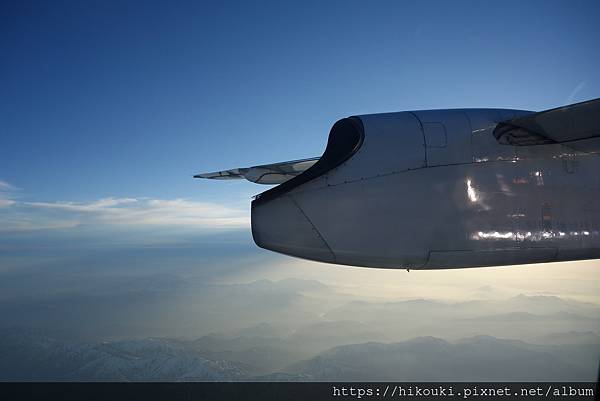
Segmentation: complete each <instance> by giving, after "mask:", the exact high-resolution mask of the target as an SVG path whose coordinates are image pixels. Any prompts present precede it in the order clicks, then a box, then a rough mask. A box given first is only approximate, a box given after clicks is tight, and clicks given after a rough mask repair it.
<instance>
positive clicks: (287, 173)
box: [194, 157, 319, 185]
mask: <svg viewBox="0 0 600 401" xmlns="http://www.w3.org/2000/svg"><path fill="white" fill-rule="evenodd" d="M317 160H319V158H318V157H313V158H309V159H299V160H290V161H286V162H280V163H272V164H263V165H259V166H252V167H244V168H234V169H231V170H223V171H216V172H214V173H201V174H196V175H195V176H194V178H206V179H210V180H236V179H246V180H248V181H251V182H255V183H257V184H267V185H273V184H281V183H283V182H286V181H287V180H290V179H292V178H294V177H295V176H297V175H299V174H302V173H303V172H304V171H306V170H308V169H309V168H310V167H312V165H313V164H315V163H316V162H317Z"/></svg>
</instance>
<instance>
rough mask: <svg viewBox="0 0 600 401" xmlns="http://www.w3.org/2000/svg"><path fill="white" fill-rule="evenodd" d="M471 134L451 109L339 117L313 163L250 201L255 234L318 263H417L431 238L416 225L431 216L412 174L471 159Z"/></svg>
mask: <svg viewBox="0 0 600 401" xmlns="http://www.w3.org/2000/svg"><path fill="white" fill-rule="evenodd" d="M470 135H471V130H470V127H469V125H468V121H467V118H466V115H465V114H464V113H453V112H451V111H425V112H399V113H385V114H371V115H362V116H356V117H350V118H346V119H342V120H340V121H338V122H337V123H335V124H334V126H333V127H332V129H331V132H330V134H329V140H328V143H327V148H326V150H325V152H324V154H323V156H322V157H321V158H320V160H319V161H318V162H317V163H316V164H315V165H314V166H312V167H311V168H310V169H308V170H307V171H305V172H304V173H303V174H301V175H299V176H297V177H295V178H293V179H291V180H289V181H287V182H285V183H283V184H281V185H279V186H277V187H275V188H272V189H271V190H269V191H266V192H264V193H262V194H260V195H259V196H258V197H257V198H256V199H255V200H254V201H253V202H252V233H253V237H254V240H255V242H256V243H257V245H259V246H260V247H262V248H266V249H270V250H273V251H277V252H281V253H284V254H287V255H292V256H297V257H301V258H306V259H311V260H318V261H323V262H331V263H340V264H349V265H360V266H376V267H415V266H422V265H423V264H424V263H425V262H426V260H427V257H428V251H429V244H430V242H431V241H430V240H428V239H427V237H428V236H429V235H430V233H429V232H428V230H423V229H421V228H418V227H421V226H423V225H424V224H425V223H426V221H427V222H428V221H429V220H430V216H428V215H427V214H429V213H430V212H429V208H427V209H423V208H422V206H424V201H423V200H422V199H420V197H422V195H423V191H422V187H423V185H429V184H430V183H424V182H422V180H421V179H419V178H418V177H419V176H418V175H416V174H410V173H411V172H417V171H423V170H424V169H425V168H426V167H428V166H440V165H449V164H456V163H467V162H470V161H471V154H470V146H467V147H466V148H465V145H467V144H468V145H470ZM407 177H410V178H408V179H407ZM415 180H416V182H415ZM425 203H426V201H425Z"/></svg>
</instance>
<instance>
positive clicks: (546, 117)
mask: <svg viewBox="0 0 600 401" xmlns="http://www.w3.org/2000/svg"><path fill="white" fill-rule="evenodd" d="M494 136H495V137H496V139H497V140H498V142H500V143H502V144H505V145H515V146H530V145H543V144H549V143H560V144H564V145H566V146H569V147H571V148H573V149H575V150H578V151H582V152H598V151H600V98H599V99H594V100H588V101H586V102H581V103H575V104H571V105H568V106H563V107H558V108H556V109H550V110H545V111H540V112H539V113H531V114H527V115H525V116H522V117H517V118H513V119H511V120H507V121H503V122H501V123H500V124H498V126H497V127H496V129H495V130H494Z"/></svg>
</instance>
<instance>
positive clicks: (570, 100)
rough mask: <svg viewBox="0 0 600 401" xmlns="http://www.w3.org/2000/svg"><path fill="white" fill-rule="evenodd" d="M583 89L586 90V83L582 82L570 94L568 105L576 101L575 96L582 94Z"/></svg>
mask: <svg viewBox="0 0 600 401" xmlns="http://www.w3.org/2000/svg"><path fill="white" fill-rule="evenodd" d="M583 88H585V81H581V82H579V83H578V84H577V86H576V87H575V88H574V89H573V90H572V91H571V93H570V94H569V97H567V101H566V103H567V104H570V103H573V102H574V101H575V96H577V94H578V93H579V92H581V90H582V89H583Z"/></svg>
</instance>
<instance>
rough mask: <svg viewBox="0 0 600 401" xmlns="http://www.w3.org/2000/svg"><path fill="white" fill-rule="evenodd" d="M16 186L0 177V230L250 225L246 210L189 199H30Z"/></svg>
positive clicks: (208, 227)
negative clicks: (18, 195)
mask: <svg viewBox="0 0 600 401" xmlns="http://www.w3.org/2000/svg"><path fill="white" fill-rule="evenodd" d="M16 192H17V188H16V187H14V186H13V185H11V184H9V183H8V182H5V181H0V222H1V223H2V224H0V231H4V232H6V231H24V230H39V229H57V228H72V227H77V226H81V225H101V226H106V225H115V226H140V225H157V226H191V227H194V228H202V229H235V228H246V227H248V226H249V224H250V223H249V221H250V220H249V215H248V211H247V210H245V209H243V208H235V207H230V206H224V205H220V204H216V203H211V202H199V201H194V200H190V199H181V198H177V199H156V198H146V197H139V198H115V197H107V198H102V199H98V200H94V201H91V202H70V201H55V202H37V201H35V202H32V201H20V200H18V199H16Z"/></svg>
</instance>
